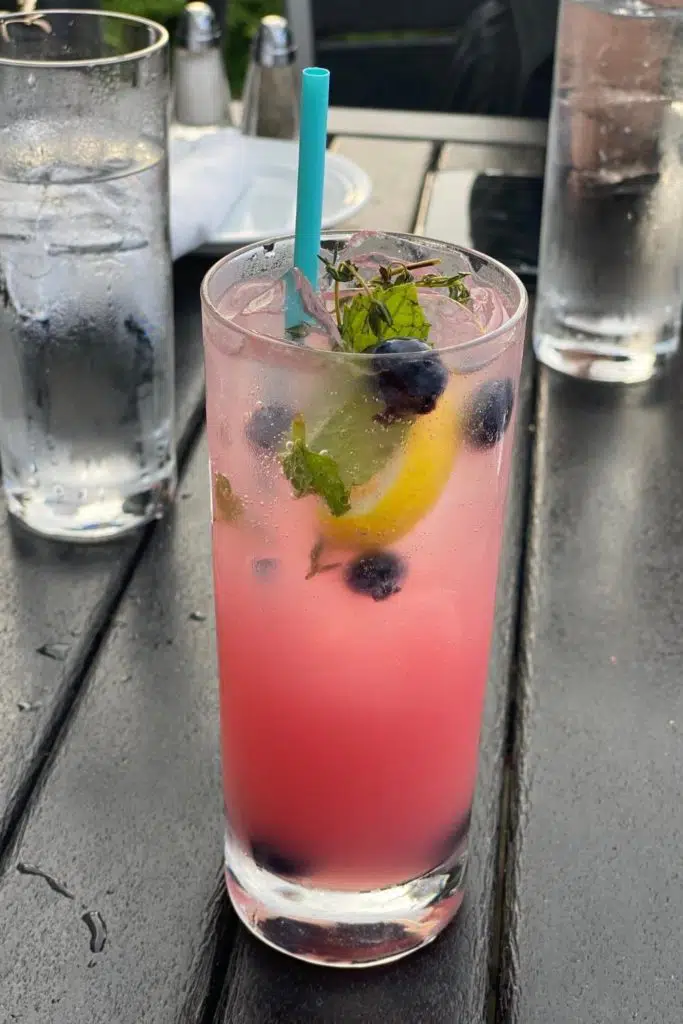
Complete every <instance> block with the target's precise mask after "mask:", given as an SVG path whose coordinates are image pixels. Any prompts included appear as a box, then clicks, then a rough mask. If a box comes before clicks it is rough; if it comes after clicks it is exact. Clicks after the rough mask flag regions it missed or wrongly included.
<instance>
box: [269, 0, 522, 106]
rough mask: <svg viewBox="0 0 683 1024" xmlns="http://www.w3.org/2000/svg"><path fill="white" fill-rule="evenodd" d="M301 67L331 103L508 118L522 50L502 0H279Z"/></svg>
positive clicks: (514, 98) (514, 101) (514, 100)
mask: <svg viewBox="0 0 683 1024" xmlns="http://www.w3.org/2000/svg"><path fill="white" fill-rule="evenodd" d="M286 8H287V16H288V18H289V21H290V24H291V26H292V30H293V32H294V36H295V39H296V41H297V44H298V46H299V62H300V64H301V66H305V65H307V64H313V63H317V64H319V65H321V66H322V67H326V68H329V70H330V72H331V75H332V79H331V101H332V103H334V104H336V105H337V106H349V107H379V108H383V109H387V108H388V109H399V110H440V111H457V112H464V113H480V114H510V113H513V112H514V111H515V109H516V104H517V102H518V97H519V56H518V47H517V40H516V36H515V29H514V23H513V20H512V14H511V11H510V9H509V6H508V2H507V0H286Z"/></svg>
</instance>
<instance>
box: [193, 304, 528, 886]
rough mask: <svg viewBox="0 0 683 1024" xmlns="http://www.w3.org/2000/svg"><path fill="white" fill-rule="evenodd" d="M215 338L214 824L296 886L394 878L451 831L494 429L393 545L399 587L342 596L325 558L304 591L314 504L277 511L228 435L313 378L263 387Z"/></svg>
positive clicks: (478, 616) (281, 370)
mask: <svg viewBox="0 0 683 1024" xmlns="http://www.w3.org/2000/svg"><path fill="white" fill-rule="evenodd" d="M250 327H251V328H252V329H254V327H255V324H254V316H251V317H250ZM261 329H264V328H263V327H262V328H261ZM214 330H217V329H216V328H214ZM228 333H230V332H226V329H225V328H221V331H220V333H218V332H217V333H216V335H215V337H212V334H211V328H210V327H209V328H208V329H207V334H208V344H207V380H208V422H209V429H210V437H209V440H210V450H211V468H212V473H213V474H214V475H215V474H216V473H219V474H223V475H225V476H227V477H228V478H229V480H230V483H231V485H232V487H233V490H234V492H235V493H236V494H238V495H239V496H240V498H241V499H242V501H243V503H244V506H245V513H244V515H243V517H242V520H241V521H240V522H239V523H232V522H230V523H228V522H221V521H214V524H213V545H214V547H213V551H214V574H215V592H216V614H217V630H218V649H219V668H220V680H221V684H220V685H221V731H222V747H223V770H224V784H225V794H226V808H227V814H228V820H229V829H230V831H231V833H232V834H233V835H234V836H235V837H236V839H237V841H238V842H239V843H240V844H241V845H243V847H244V849H245V850H246V851H249V850H250V849H253V848H254V847H262V846H266V847H267V848H268V850H270V851H275V852H276V853H277V856H278V857H279V858H285V859H286V861H287V863H288V864H289V865H292V866H293V871H291V872H289V873H290V874H291V873H293V874H294V875H295V876H296V880H297V881H299V882H301V883H304V884H310V885H315V886H317V887H319V888H324V887H329V888H333V889H371V888H377V887H383V886H387V885H392V884H396V883H400V882H403V881H405V880H407V879H410V878H415V877H417V876H419V875H422V874H424V873H425V872H427V871H429V870H430V869H432V868H434V867H436V866H437V865H439V864H441V863H443V862H444V861H446V860H447V859H448V858H449V857H451V856H452V855H453V853H454V851H455V849H456V848H457V847H458V845H459V844H460V845H462V842H463V839H464V837H465V835H466V830H467V821H468V815H469V811H470V807H471V803H472V797H473V792H474V786H475V781H476V770H477V751H478V742H479V731H480V722H481V714H482V708H483V700H484V690H485V684H486V675H487V666H488V657H489V647H490V639H491V629H492V622H493V610H494V599H495V583H496V574H497V566H498V556H499V547H500V540H501V534H502V520H503V512H504V499H505V493H506V485H507V477H508V472H509V464H510V455H511V444H512V430H511V429H509V430H508V431H507V432H506V434H505V436H504V438H503V440H502V441H501V442H500V443H499V444H498V445H496V446H495V447H494V448H491V449H488V450H483V451H482V450H475V449H471V448H469V447H468V446H467V445H466V444H464V443H463V444H461V445H460V447H459V450H458V452H457V455H456V458H455V462H454V466H453V471H452V474H451V476H450V479H449V480H448V483H447V485H446V487H445V490H444V491H443V493H442V494H441V497H440V498H439V500H438V502H437V503H436V505H435V506H434V507H433V508H432V509H431V511H429V512H428V514H427V515H426V516H425V517H424V518H423V519H422V520H421V521H420V522H419V523H418V524H417V526H416V527H415V528H414V529H413V530H412V531H411V532H410V533H409V534H408V535H407V536H406V537H404V538H403V539H401V540H400V541H398V542H397V543H396V544H394V545H392V550H393V551H395V552H396V553H397V554H399V555H400V556H401V557H402V558H403V559H404V560H405V563H406V566H407V575H406V578H405V581H404V584H403V588H402V590H401V591H400V593H397V594H394V595H392V596H391V597H390V598H389V599H387V600H384V601H377V602H376V601H373V600H372V599H371V598H369V597H367V596H366V595H360V594H357V593H355V592H353V591H352V590H351V589H350V588H349V587H348V585H347V584H346V582H345V580H344V568H343V566H344V563H347V562H348V561H349V559H350V558H352V557H353V554H354V553H353V552H349V551H332V550H326V551H325V554H324V558H323V561H324V562H327V563H333V562H337V561H339V562H340V563H342V564H341V565H340V567H338V568H335V569H332V570H331V571H329V572H324V573H322V574H319V575H316V576H314V577H313V578H312V579H307V578H306V573H307V570H308V568H309V563H310V552H311V548H312V546H313V545H314V543H315V541H316V538H317V537H318V534H319V529H318V523H317V504H316V502H317V499H315V498H313V497H309V498H304V499H302V500H299V501H296V500H294V499H293V498H292V494H291V488H290V485H289V483H288V482H287V481H286V480H285V479H284V478H283V476H282V474H281V471H280V468H279V465H278V463H277V460H276V459H274V458H272V457H271V456H267V455H266V456H257V455H255V453H254V451H253V449H252V448H251V447H250V446H249V444H248V443H247V441H246V438H245V432H244V427H245V423H246V422H247V421H248V418H249V416H250V415H251V414H252V413H253V410H254V409H255V408H256V407H257V405H258V403H259V402H261V401H265V402H267V401H269V400H271V401H272V387H273V381H274V384H275V387H276V388H277V391H278V394H279V393H280V392H281V391H283V392H286V391H287V388H288V387H290V386H291V388H292V389H293V390H294V391H298V394H297V395H296V396H295V401H297V400H299V399H300V398H301V396H302V395H306V396H308V395H310V393H311V392H312V391H314V390H315V389H316V388H318V389H319V388H320V387H321V385H322V383H323V382H322V380H321V379H320V377H318V378H316V376H315V375H314V374H309V375H308V376H306V374H302V373H301V371H300V370H297V371H296V378H294V376H293V375H292V372H291V371H290V370H289V369H288V368H287V366H283V365H280V366H278V368H277V370H275V371H273V372H274V376H273V377H272V378H271V383H270V385H269V383H268V379H269V378H268V372H267V371H266V370H264V365H263V363H262V362H259V361H255V360H253V358H251V359H249V358H247V356H246V354H244V353H241V352H240V351H238V349H239V345H237V344H234V345H233V344H232V342H237V341H238V340H239V339H238V337H237V335H234V336H233V335H232V334H231V336H230V337H226V334H228ZM226 341H227V343H228V344H227V345H226ZM449 343H450V344H452V340H449ZM520 347H521V346H519V345H512V346H510V347H508V348H507V349H506V350H505V351H503V352H502V354H500V355H499V356H498V358H497V359H496V360H495V362H494V363H493V364H490V365H488V366H487V367H486V368H485V369H484V370H480V371H478V372H472V373H468V374H467V375H465V376H454V377H453V378H452V383H451V385H450V387H451V389H452V393H453V394H454V395H455V396H456V401H457V403H458V405H459V406H462V407H463V408H464V407H465V404H466V401H467V396H468V395H469V394H470V393H471V392H474V391H475V390H476V388H477V387H479V386H480V385H481V384H482V382H484V381H487V380H494V379H497V378H502V377H506V376H507V377H510V378H511V379H512V380H513V381H515V382H516V381H517V378H518V369H519V366H518V364H519V359H520V355H521V353H520V351H519V350H520ZM228 352H230V356H231V357H230V356H228ZM285 362H286V360H285ZM269 388H270V390H269ZM289 397H290V398H291V393H290V395H289ZM333 404H334V403H332V406H333ZM265 559H268V560H270V561H269V562H264V561H263V560H265ZM255 561H256V562H258V563H259V566H260V571H255V566H254V563H255Z"/></svg>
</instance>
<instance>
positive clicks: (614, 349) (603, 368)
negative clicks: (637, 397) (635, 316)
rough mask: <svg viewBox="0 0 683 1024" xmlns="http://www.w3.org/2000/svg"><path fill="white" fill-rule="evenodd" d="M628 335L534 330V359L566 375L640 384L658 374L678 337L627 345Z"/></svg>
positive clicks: (676, 343)
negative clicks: (594, 335)
mask: <svg viewBox="0 0 683 1024" xmlns="http://www.w3.org/2000/svg"><path fill="white" fill-rule="evenodd" d="M630 340H631V339H630V338H628V337H625V338H614V339H609V340H608V339H604V338H603V339H595V340H592V339H589V338H587V336H586V334H585V333H577V335H576V337H574V338H573V337H571V336H570V335H569V336H568V334H567V333H566V332H565V333H563V334H562V336H561V337H555V336H553V335H549V334H545V333H544V334H537V335H536V336H535V337H534V350H535V352H536V357H537V359H538V360H539V361H540V362H542V363H544V364H545V365H546V366H549V367H550V369H551V370H558V371H559V372H560V373H565V374H567V375H569V376H570V377H582V378H584V379H586V380H595V381H602V382H603V383H607V384H642V383H643V382H644V381H647V380H651V379H652V378H653V377H656V376H658V375H659V374H660V373H661V372H662V370H663V369H664V367H665V366H666V365H667V363H668V362H669V360H670V358H671V356H673V355H674V353H675V352H676V350H677V348H678V337H677V336H674V337H672V338H671V339H670V340H668V341H664V342H663V341H661V340H660V341H658V342H657V344H656V345H655V344H652V346H651V347H644V346H642V345H641V346H639V345H630V344H629V343H630Z"/></svg>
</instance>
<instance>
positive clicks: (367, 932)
mask: <svg viewBox="0 0 683 1024" xmlns="http://www.w3.org/2000/svg"><path fill="white" fill-rule="evenodd" d="M225 863H226V869H225V877H226V883H227V887H228V893H229V895H230V899H231V901H232V905H233V907H234V908H235V911H236V913H237V916H238V917H239V918H240V920H241V921H242V922H243V924H245V925H246V927H247V928H248V929H249V931H251V932H252V933H253V934H254V935H255V936H256V937H257V938H259V939H261V940H262V941H263V942H265V943H266V944H267V945H269V946H272V947H273V948H274V949H277V950H279V951H280V952H282V953H287V954H288V955H289V956H292V957H295V958H296V959H297V960H306V961H308V962H309V963H316V964H326V965H327V966H330V967H371V966H373V965H377V964H386V963H390V962H391V961H393V960H399V959H400V958H401V957H404V956H407V955H408V954H409V953H412V952H414V951H415V950H417V949H420V948H421V947H422V946H426V945H427V944H428V943H429V942H432V941H433V940H434V939H435V938H436V937H437V935H438V934H439V933H440V932H441V931H443V929H444V928H445V927H446V925H447V924H449V922H450V921H452V920H453V918H454V917H455V915H456V913H457V912H458V910H459V909H460V905H461V903H462V900H463V883H464V878H465V868H466V863H467V852H466V848H463V845H462V844H461V845H460V848H459V849H458V850H457V851H456V853H455V854H454V855H453V857H452V858H451V859H450V860H448V861H447V862H445V863H444V864H442V865H440V866H439V867H437V868H434V869H433V870H432V871H430V872H429V873H428V874H426V875H423V876H421V877H420V878H413V879H411V880H410V881H407V882H404V883H403V884H401V885H393V886H389V887H387V888H383V889H372V890H369V891H365V892H352V891H346V890H332V889H321V888H314V887H312V886H308V885H301V884H298V883H296V882H291V881H287V880H285V879H284V878H281V877H279V876H278V875H275V874H274V873H272V872H270V871H267V870H265V869H264V868H261V867H259V866H258V865H257V864H256V863H255V861H254V860H253V858H252V857H251V856H250V855H249V854H247V853H246V852H245V851H244V849H243V847H241V846H240V845H239V844H238V843H237V842H236V841H235V840H234V839H233V838H232V837H231V836H230V835H229V834H227V835H226V840H225Z"/></svg>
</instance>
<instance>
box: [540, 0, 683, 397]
mask: <svg viewBox="0 0 683 1024" xmlns="http://www.w3.org/2000/svg"><path fill="white" fill-rule="evenodd" d="M682 221H683V0H563V3H562V7H561V12H560V22H559V32H558V42H557V53H556V68H555V90H554V99H553V108H552V116H551V122H550V134H549V141H548V155H547V165H546V180H545V198H544V209H543V228H542V237H541V257H540V276H539V284H538V301H537V306H536V319H535V325H534V344H535V349H536V353H537V355H538V357H539V358H540V359H541V360H542V361H543V362H544V363H546V364H547V365H549V366H551V367H554V368H555V369H557V370H561V371H563V372H565V373H569V374H572V375H574V376H581V377H587V378H591V379H594V380H604V381H616V382H637V381H642V380H647V379H649V378H650V377H651V376H653V375H654V374H655V373H656V372H657V371H658V370H659V369H661V368H662V367H663V366H665V364H666V362H667V361H668V358H669V357H670V356H671V355H672V354H673V353H674V352H675V351H676V349H677V348H678V342H679V334H680V328H681V297H682V296H681V292H682V281H681V270H682V267H683V248H682V245H681V242H682V239H683V235H682V232H681V226H682Z"/></svg>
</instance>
